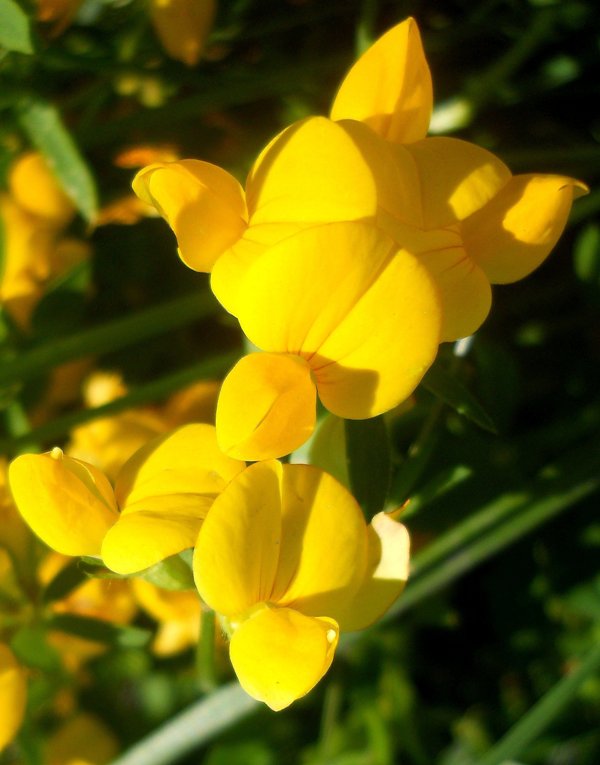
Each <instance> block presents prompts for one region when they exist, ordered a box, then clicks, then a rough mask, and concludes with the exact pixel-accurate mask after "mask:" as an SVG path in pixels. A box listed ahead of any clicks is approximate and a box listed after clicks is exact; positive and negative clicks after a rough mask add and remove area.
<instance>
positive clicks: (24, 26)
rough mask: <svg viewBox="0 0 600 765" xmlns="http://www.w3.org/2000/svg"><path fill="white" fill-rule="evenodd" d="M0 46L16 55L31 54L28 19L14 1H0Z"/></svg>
mask: <svg viewBox="0 0 600 765" xmlns="http://www.w3.org/2000/svg"><path fill="white" fill-rule="evenodd" d="M0 46H1V47H3V48H6V50H12V51H16V52H17V53H33V45H32V44H31V31H30V29H29V19H28V18H27V14H26V13H25V12H24V11H23V9H22V8H21V7H20V6H19V5H18V4H17V3H15V2H14V0H0Z"/></svg>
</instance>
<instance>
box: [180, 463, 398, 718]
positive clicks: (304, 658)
mask: <svg viewBox="0 0 600 765" xmlns="http://www.w3.org/2000/svg"><path fill="white" fill-rule="evenodd" d="M408 553H409V543H408V534H407V532H406V529H405V528H404V526H402V525H401V524H399V523H397V522H396V521H393V520H392V519H391V518H390V517H388V516H386V515H385V514H383V513H379V514H378V515H377V516H375V518H374V519H373V521H372V523H371V525H370V526H369V527H367V525H366V523H365V520H364V518H363V515H362V513H361V510H360V508H359V507H358V505H357V504H356V502H355V500H354V499H353V497H352V496H351V495H350V494H349V493H348V492H347V491H346V489H344V488H343V487H342V486H341V485H340V484H339V483H338V482H337V481H335V479H333V478H332V477H331V476H330V475H328V474H327V473H324V472H323V471H321V470H319V469H318V468H315V467H312V466H309V465H282V464H281V463H280V462H277V461H269V462H262V463H257V464H254V465H252V466H251V467H249V468H247V469H246V470H245V471H243V472H242V473H240V474H239V475H238V476H237V477H236V478H234V479H233V480H232V481H231V483H230V484H229V486H228V487H227V488H226V489H225V490H224V491H223V492H222V493H221V494H220V495H219V497H217V499H216V500H215V502H214V504H213V506H212V508H211V511H210V513H209V514H208V516H207V518H206V520H205V522H204V524H203V525H202V528H201V530H200V533H199V535H198V542H197V544H196V550H195V554H194V575H195V579H196V584H197V587H198V590H199V592H200V595H201V597H202V599H203V600H204V601H205V602H206V603H207V604H208V605H209V606H210V607H211V608H214V610H215V611H216V612H217V613H218V614H219V615H220V618H221V622H222V624H223V627H224V628H225V630H226V631H227V632H228V633H229V635H230V637H231V643H230V657H231V661H232V664H233V667H234V669H235V672H236V674H237V676H238V678H239V680H240V683H241V685H242V687H243V688H244V689H245V690H246V691H247V692H248V693H249V694H250V695H251V696H253V697H254V698H256V699H259V700H260V701H264V702H265V703H266V704H267V705H268V706H270V707H271V709H274V710H279V709H283V708H284V707H286V706H288V705H289V704H291V703H292V702H293V701H294V700H295V699H297V698H300V697H301V696H304V695H305V694H306V693H308V692H309V691H310V690H311V689H312V688H313V687H314V685H315V684H316V683H317V682H318V681H319V680H320V679H321V677H322V676H323V675H324V674H325V672H326V671H327V670H328V668H329V666H330V664H331V661H332V659H333V655H334V652H335V648H336V645H337V642H338V636H339V632H340V630H356V629H362V628H364V627H366V626H368V625H369V624H371V623H372V622H373V621H374V620H375V619H377V618H378V617H379V616H380V615H381V614H382V613H383V612H384V611H385V610H386V609H387V608H388V607H389V606H390V605H391V603H392V602H393V601H394V600H395V599H396V597H397V596H398V595H399V593H400V592H401V590H402V588H403V586H404V583H405V581H406V579H407V576H408Z"/></svg>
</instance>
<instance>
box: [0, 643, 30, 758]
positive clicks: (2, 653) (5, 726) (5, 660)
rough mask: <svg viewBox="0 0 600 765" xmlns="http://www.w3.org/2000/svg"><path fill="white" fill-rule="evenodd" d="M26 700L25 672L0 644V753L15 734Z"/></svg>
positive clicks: (19, 725) (7, 648)
mask: <svg viewBox="0 0 600 765" xmlns="http://www.w3.org/2000/svg"><path fill="white" fill-rule="evenodd" d="M26 700H27V681H26V679H25V670H23V669H22V667H21V666H20V665H19V663H18V662H17V660H16V659H15V657H14V655H13V653H12V651H11V650H10V648H9V647H8V646H6V645H4V644H3V643H0V751H1V750H2V749H4V747H5V746H6V745H7V744H9V743H10V742H11V741H12V739H13V738H14V737H15V735H16V734H17V732H18V730H19V728H20V727H21V723H22V721H23V716H24V714H25V703H26Z"/></svg>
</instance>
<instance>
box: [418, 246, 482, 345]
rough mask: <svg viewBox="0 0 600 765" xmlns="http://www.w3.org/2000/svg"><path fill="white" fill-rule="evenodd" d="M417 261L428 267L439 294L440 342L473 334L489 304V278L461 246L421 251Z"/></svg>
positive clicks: (480, 323)
mask: <svg viewBox="0 0 600 765" xmlns="http://www.w3.org/2000/svg"><path fill="white" fill-rule="evenodd" d="M419 262H420V263H421V264H422V265H423V266H425V268H426V269H427V270H428V272H429V274H430V276H431V278H432V279H433V280H434V282H435V284H436V286H437V288H438V290H439V294H440V298H441V305H442V334H441V340H442V341H446V342H447V341H451V340H458V338H460V337H468V336H469V335H472V334H473V332H475V331H476V330H477V329H479V327H480V326H481V325H482V324H483V322H484V321H485V319H486V317H487V315H488V313H489V311H490V308H491V305H492V290H491V287H490V283H489V280H488V278H487V276H486V275H485V274H484V272H483V271H482V269H481V268H480V267H479V266H478V265H477V263H476V262H475V261H474V260H472V259H471V258H470V257H469V256H468V255H467V253H466V252H465V250H464V248H463V247H448V248H445V249H440V250H431V251H430V252H424V253H421V255H420V256H419Z"/></svg>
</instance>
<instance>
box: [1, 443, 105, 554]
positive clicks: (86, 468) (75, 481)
mask: <svg viewBox="0 0 600 765" xmlns="http://www.w3.org/2000/svg"><path fill="white" fill-rule="evenodd" d="M8 477H9V482H10V488H11V491H12V494H13V497H14V500H15V503H16V505H17V507H18V508H19V512H20V513H21V515H22V516H23V518H24V519H25V521H26V522H27V523H28V525H29V526H30V527H31V528H32V529H33V531H34V532H35V533H36V534H37V535H38V536H39V537H40V539H42V540H43V541H44V542H45V543H46V544H47V545H48V546H49V547H51V548H52V549H54V550H56V551H57V552H61V553H63V554H64V555H98V554H99V553H100V547H101V544H102V539H103V538H104V535H105V534H106V532H107V531H108V530H109V529H110V527H111V526H112V525H113V524H114V523H115V521H116V520H117V518H118V514H117V505H116V501H115V498H114V494H113V490H112V488H111V486H110V483H109V482H108V479H107V478H106V477H105V476H104V475H103V473H101V472H100V471H99V470H98V469H97V468H95V467H93V466H92V465H88V464H87V463H86V462H82V461H80V460H76V459H73V458H71V457H66V456H65V455H64V454H63V453H62V451H61V450H60V449H53V450H52V451H51V452H48V453H46V454H23V455H21V456H20V457H17V459H16V460H14V461H13V462H12V463H11V465H10V467H9V469H8Z"/></svg>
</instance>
